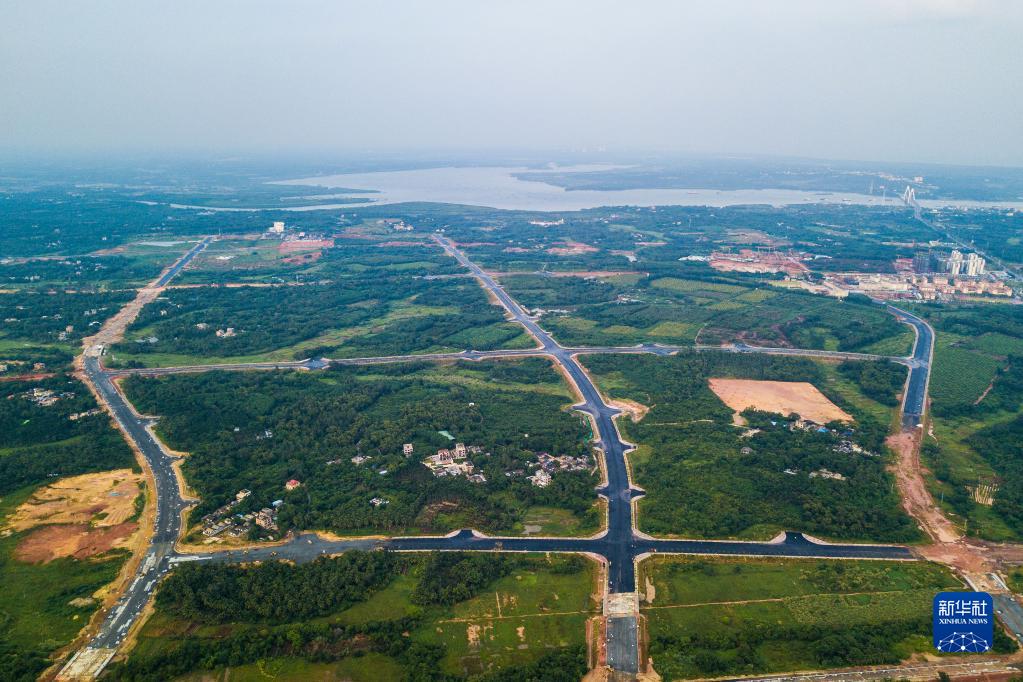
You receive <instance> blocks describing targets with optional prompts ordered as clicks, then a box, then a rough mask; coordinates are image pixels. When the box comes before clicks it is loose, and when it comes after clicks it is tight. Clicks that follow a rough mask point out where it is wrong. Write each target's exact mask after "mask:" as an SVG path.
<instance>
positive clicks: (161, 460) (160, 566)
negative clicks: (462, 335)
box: [62, 236, 933, 679]
mask: <svg viewBox="0 0 1023 682" xmlns="http://www.w3.org/2000/svg"><path fill="white" fill-rule="evenodd" d="M434 239H435V241H436V242H437V243H438V245H439V246H440V247H441V248H443V249H444V250H445V251H446V252H447V253H448V254H449V255H451V256H452V257H454V258H455V259H456V260H457V261H458V262H459V263H460V264H461V265H462V266H463V267H465V268H467V269H468V270H469V271H470V272H471V273H472V275H473V276H474V277H475V278H476V279H477V280H478V281H479V282H480V284H481V285H482V286H483V287H484V288H485V289H486V290H487V291H488V292H489V293H490V294H491V295H492V296H493V297H494V298H495V299H496V300H497V301H498V302H499V303H500V305H501V306H502V307H504V308H505V310H506V311H507V313H508V314H509V315H510V316H511V318H513V319H514V320H515V321H516V322H518V323H519V324H520V325H522V326H523V327H524V328H525V329H526V330H527V331H528V332H529V333H530V334H531V335H532V336H533V337H534V338H535V339H536V341H537V344H538V345H537V347H536V348H532V349H519V350H508V351H463V352H459V353H439V354H431V355H411V356H385V357H379V358H353V359H332V360H327V359H315V360H303V361H295V362H264V363H235V364H220V365H201V366H189V367H164V368H147V369H109V370H108V369H105V368H104V367H103V365H102V362H101V349H99V350H98V351H97V350H96V349H90V350H87V352H86V354H85V357H84V362H83V371H84V374H85V377H86V378H87V380H88V381H89V383H90V384H91V385H92V386H93V388H94V389H95V390H96V392H97V394H98V395H99V396H100V397H101V399H102V401H103V402H104V403H105V404H106V405H107V407H108V408H109V410H110V412H111V413H112V414H113V416H114V419H115V420H116V422H117V424H118V425H119V426H120V428H121V429H122V431H123V432H124V434H125V435H126V437H127V438H128V439H129V440H130V441H131V442H132V443H133V445H134V446H135V447H136V448H137V450H138V452H139V453H140V454H141V456H142V458H143V459H144V461H145V463H146V466H147V468H148V469H149V470H150V471H151V472H152V476H153V480H154V482H155V486H156V515H155V519H156V525H155V529H154V533H153V537H152V539H151V542H150V543H149V546H148V547H147V549H146V552H145V555H144V558H143V560H142V562H141V564H140V566H139V568H138V571H137V573H136V576H135V578H134V579H133V580H132V582H131V583H130V585H129V587H128V588H127V590H126V591H125V593H124V595H123V596H122V597H121V598H120V599H119V600H118V601H117V603H116V604H115V605H114V607H113V608H111V609H110V610H109V612H108V613H107V614H105V617H104V620H103V621H102V623H101V625H100V628H99V631H98V633H97V634H96V635H95V636H94V638H93V639H92V640H91V641H90V642H89V644H88V645H87V646H86V647H85V648H84V649H82V650H80V651H79V652H78V654H76V656H75V658H74V659H72V661H71V662H69V664H68V666H67V667H65V672H67V671H69V670H75V671H77V670H81V669H86V670H88V672H89V674H88V675H83V676H84V677H88V676H89V675H93V676H94V675H95V674H98V672H100V671H101V670H102V667H103V666H104V665H105V664H106V662H108V661H109V660H110V658H111V657H112V655H113V653H114V652H115V651H116V650H117V648H118V647H120V646H121V645H122V644H123V643H124V640H125V638H126V636H127V635H128V633H129V632H130V631H131V629H132V626H133V625H134V624H136V623H137V622H139V619H140V615H141V614H142V612H143V609H144V607H145V605H146V604H147V603H148V601H149V600H150V598H151V597H152V595H153V593H154V592H155V590H156V586H157V584H158V583H159V580H160V579H161V578H162V577H164V576H165V575H166V573H167V572H168V571H170V570H172V568H173V567H174V566H175V565H178V564H180V563H184V562H191V561H215V562H225V561H228V562H251V561H260V560H274V559H289V560H293V561H299V562H301V561H310V560H313V559H315V558H317V557H319V556H325V555H333V554H338V553H341V552H344V551H347V550H352V549H377V548H384V549H389V550H394V551H433V550H442V551H443V550H464V551H491V552H494V551H518V552H574V553H585V554H587V555H589V556H591V557H593V558H596V559H597V560H599V561H601V562H602V563H603V564H604V566H605V568H606V571H605V574H606V586H605V592H606V597H607V598H606V599H605V616H606V618H607V627H606V628H605V630H604V631H605V632H606V633H607V635H606V636H607V639H606V641H605V642H604V645H605V647H604V650H605V652H606V659H605V662H606V665H607V666H608V667H610V668H611V669H612V670H615V671H618V672H620V673H624V674H626V675H632V674H635V673H637V672H639V671H640V669H641V668H642V663H641V661H640V645H639V623H638V602H639V600H638V595H637V587H636V564H637V562H638V561H639V560H642V559H643V558H644V557H646V556H649V555H652V554H697V555H700V554H702V555H726V556H772V557H810V558H832V559H889V560H914V559H916V557H915V556H914V554H913V553H911V552H910V550H909V549H907V548H906V547H901V546H893V545H865V544H830V543H824V542H820V541H817V540H814V539H811V538H808V537H806V536H804V535H802V534H801V533H795V532H788V533H783V534H780V535H779V536H778V537H777V538H775V540H773V541H770V542H740V541H712V540H685V539H657V538H651V537H649V536H646V535H645V534H642V533H640V532H639V531H638V530H637V529H636V526H635V519H634V509H635V505H634V503H633V501H634V500H635V499H637V498H639V497H641V496H642V495H643V491H642V490H641V489H640V488H638V487H636V486H635V485H634V484H633V483H632V481H631V479H630V475H629V468H628V464H627V462H626V453H627V452H628V451H629V450H630V449H631V448H632V446H631V445H630V444H628V443H626V442H624V441H623V440H622V439H621V436H620V434H619V432H618V429H617V426H616V425H615V421H614V420H615V417H616V416H617V415H618V414H619V413H620V411H619V410H617V409H616V408H613V407H611V406H609V405H608V404H607V403H605V402H604V400H603V398H602V396H601V395H600V392H599V391H598V389H597V388H596V386H595V385H594V384H593V382H592V380H591V379H590V378H589V376H588V375H587V373H586V372H585V370H584V369H583V368H582V366H581V365H580V364H579V362H578V361H577V359H576V356H578V355H582V354H593V353H653V354H657V355H670V354H673V353H677V352H679V351H682V350H684V349H690V350H691V349H692V347H687V348H686V347H680V346H662V345H657V344H643V345H639V346H633V347H593V348H587V347H576V348H571V347H569V348H566V347H563V346H561V345H560V344H558V343H557V341H556V340H555V339H554V338H553V337H552V336H551V335H550V334H549V333H548V332H547V331H545V330H544V329H542V328H541V327H540V325H539V323H538V321H537V320H536V319H534V318H532V317H530V316H529V315H528V314H527V313H526V312H525V310H524V309H523V308H522V307H521V306H520V305H519V304H518V303H517V302H516V301H515V300H514V299H513V298H512V297H511V296H510V295H509V294H508V293H507V292H506V291H505V290H504V288H503V287H502V286H501V285H500V284H498V283H497V282H496V281H495V280H494V279H493V277H491V276H490V275H488V274H487V273H486V272H484V271H483V270H482V269H481V268H479V266H477V265H476V264H475V263H473V262H472V261H471V260H469V258H468V257H467V256H466V255H465V254H464V253H463V252H462V251H461V250H459V249H458V248H457V246H456V245H455V244H454V243H453V242H451V241H450V240H448V239H446V238H444V237H440V236H435V237H434ZM197 252H198V248H197V249H193V250H192V251H190V252H189V253H188V254H186V255H185V256H183V257H182V259H181V260H180V261H178V262H177V263H176V264H175V265H174V266H172V268H170V269H169V270H168V271H167V272H166V273H164V275H163V276H161V278H160V280H159V281H158V282H157V283H156V284H157V286H159V287H164V286H166V285H167V283H169V282H170V280H171V279H172V278H173V276H174V275H175V274H177V273H178V272H180V270H181V269H182V268H183V267H184V265H185V264H187V262H188V260H190V259H191V257H193V256H194V255H195V253H197ZM890 311H891V312H892V313H893V314H896V315H897V316H898V317H899V318H900V319H901V320H902V321H904V322H906V323H907V324H911V325H913V326H914V328H915V329H916V330H917V341H916V343H915V345H914V352H913V354H912V356H911V357H909V358H890V359H892V360H894V361H897V362H902V363H903V364H906V365H907V366H909V367H910V378H909V380H908V383H907V390H906V391H905V396H906V397H905V402H904V415H905V416H904V427H906V428H916V427H917V426H918V425H919V423H920V419H921V417H922V415H923V412H924V403H925V399H926V388H927V379H928V375H929V372H930V356H931V346H932V345H933V332H932V331H930V329H929V327H928V326H927V325H926V323H924V322H923V321H921V320H919V318H916V317H914V316H912V315H910V314H909V313H907V312H905V311H902V310H898V309H896V308H890ZM696 350H698V351H711V350H714V351H726V352H736V353H753V352H757V353H761V352H763V353H769V354H780V355H808V356H815V357H829V358H838V359H864V360H877V359H882V357H881V356H874V355H864V354H855V353H834V352H828V351H806V350H799V349H783V348H766V349H764V348H756V347H751V346H746V345H743V344H738V345H734V346H725V347H717V346H714V347H706V346H704V347H697V348H696ZM520 356H544V357H548V358H550V359H551V360H552V361H553V362H554V363H556V364H557V365H558V366H559V367H560V369H562V370H563V371H564V373H565V375H566V377H567V378H568V379H569V380H570V381H571V383H572V384H573V385H574V387H575V389H576V391H577V393H578V394H579V395H580V396H581V398H582V401H581V402H580V403H579V404H577V405H575V409H576V410H578V411H580V412H583V413H585V414H587V415H589V416H590V418H592V420H593V423H594V425H595V434H596V442H595V445H596V446H597V447H598V448H599V450H600V451H601V453H602V456H603V460H604V472H605V481H604V483H603V484H602V485H601V487H600V488H599V489H598V490H597V493H598V494H599V495H600V496H601V497H602V498H604V499H605V500H606V502H607V527H606V529H605V530H604V531H602V532H601V533H599V534H598V535H595V536H593V537H588V538H538V537H529V538H525V537H491V536H486V535H483V534H481V533H479V532H477V531H473V530H468V529H466V530H462V531H459V532H456V533H452V534H450V535H447V536H442V537H422V536H417V537H394V538H386V539H374V538H355V539H347V540H327V539H324V538H321V537H320V536H318V535H316V534H312V533H306V534H301V535H298V536H297V537H294V538H292V539H291V540H290V541H289V542H287V543H285V544H283V545H278V546H274V547H260V548H255V549H248V550H233V551H220V552H206V553H188V552H180V551H179V550H178V549H177V547H176V542H177V540H178V539H179V538H180V536H181V531H182V526H183V522H182V519H183V512H184V511H185V510H186V509H187V508H188V507H189V505H190V504H191V501H190V500H188V499H186V498H185V497H184V496H183V490H182V488H181V479H180V477H179V475H178V474H177V473H176V471H175V468H174V465H175V461H176V459H177V456H176V455H174V454H172V453H170V452H169V451H168V450H167V449H166V447H164V446H163V444H162V443H161V442H160V441H159V440H158V439H157V438H156V437H155V436H154V434H153V432H152V429H151V427H152V423H153V421H152V420H151V419H149V418H146V417H144V416H141V415H139V414H137V413H136V412H135V410H134V409H133V408H132V406H131V405H130V403H129V402H128V401H127V399H126V398H125V397H124V395H123V394H122V393H121V392H120V390H119V389H118V387H117V386H116V383H115V381H114V380H115V379H116V378H118V377H123V376H127V375H131V374H139V375H145V376H160V375H166V374H176V373H188V372H201V371H210V370H236V371H247V370H275V369H282V370H283V369H294V370H316V369H321V368H323V367H326V366H328V365H332V364H338V365H372V364H381V363H388V362H412V361H415V362H421V361H438V360H462V359H468V360H485V359H490V358H502V357H520ZM623 605H624V606H623ZM630 605H632V606H630ZM79 659H80V660H79ZM76 660H77V667H75V666H76ZM62 674H64V673H62ZM65 677H66V678H68V679H71V678H72V676H71V675H69V674H68V675H65Z"/></svg>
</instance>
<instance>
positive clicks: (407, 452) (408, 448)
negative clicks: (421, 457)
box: [401, 443, 412, 457]
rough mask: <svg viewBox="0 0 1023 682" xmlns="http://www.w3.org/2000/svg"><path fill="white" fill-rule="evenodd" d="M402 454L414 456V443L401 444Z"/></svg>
mask: <svg viewBox="0 0 1023 682" xmlns="http://www.w3.org/2000/svg"><path fill="white" fill-rule="evenodd" d="M401 454H403V455H405V456H406V457H411V456H412V443H405V444H404V445H402V446H401Z"/></svg>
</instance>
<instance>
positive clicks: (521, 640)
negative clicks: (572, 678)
mask: <svg viewBox="0 0 1023 682" xmlns="http://www.w3.org/2000/svg"><path fill="white" fill-rule="evenodd" d="M459 556H462V555H449V556H447V557H443V558H441V559H440V560H438V559H437V558H436V557H435V555H427V556H422V555H419V556H409V555H406V556H402V557H401V558H395V559H394V560H393V561H392V560H390V559H389V558H388V557H382V556H378V557H372V561H371V562H370V563H369V564H368V565H369V566H372V565H374V564H389V565H390V566H389V567H382V568H373V569H368V570H374V571H378V572H380V571H382V572H381V573H380V574H379V576H378V577H376V578H374V579H373V581H372V583H371V584H367V585H366V587H365V588H364V589H360V590H358V591H356V592H353V593H352V595H351V597H350V598H349V599H346V600H344V601H342V602H340V603H338V604H337V606H335V607H330V606H326V605H324V606H323V607H322V608H316V607H314V611H315V612H311V613H310V614H305V615H303V616H302V617H301V618H298V617H297V616H289V615H287V614H283V615H282V616H280V617H276V618H273V619H272V620H269V621H268V620H266V619H261V618H260V617H259V616H258V615H256V614H251V613H248V612H244V613H241V614H240V615H239V616H237V617H233V616H227V617H216V616H211V615H209V614H208V613H206V614H204V615H201V614H200V613H196V616H195V617H189V616H187V615H185V610H186V609H188V608H190V607H189V606H186V602H190V601H191V597H190V596H189V597H184V600H185V601H182V598H183V595H181V593H180V592H178V589H177V586H176V585H168V586H165V588H164V591H166V592H168V593H167V594H164V593H161V595H160V596H159V597H158V600H157V611H156V614H155V615H154V616H153V617H152V618H151V619H150V620H149V621H148V622H147V623H146V625H145V626H144V627H143V629H142V632H141V634H140V636H139V643H138V646H137V647H136V648H135V649H134V650H133V651H132V654H131V657H130V659H129V661H128V663H127V665H122V666H116V667H115V668H114V669H112V670H111V673H112V679H114V680H135V679H143V677H142V676H143V675H151V676H157V677H160V676H174V677H176V676H182V675H183V676H184V677H183V678H182V679H224V680H226V679H232V680H234V679H257V678H258V676H259V675H263V676H270V677H273V678H275V679H286V680H289V679H290V680H297V679H310V678H313V679H319V678H322V679H351V680H381V681H385V682H386V681H390V680H395V681H397V680H406V679H409V677H413V676H414V671H416V670H424V671H425V670H429V671H431V672H432V673H436V672H440V673H442V674H444V675H446V676H448V677H446V678H445V679H451V680H463V679H467V678H468V677H470V676H474V675H479V674H486V673H494V672H497V671H503V673H504V674H505V675H508V674H511V673H513V671H515V670H519V671H520V674H521V677H519V678H518V679H544V672H543V671H544V670H545V667H546V673H547V674H557V672H562V671H563V669H562V666H563V665H566V661H570V662H569V663H568V665H569V666H571V667H572V669H573V670H574V669H576V668H578V672H577V673H575V674H576V675H577V676H581V674H582V671H583V670H585V663H584V659H582V658H581V656H582V653H581V652H582V651H583V650H584V648H585V635H586V620H587V619H589V618H591V617H593V616H595V615H597V614H598V613H599V607H600V602H599V599H597V598H595V597H594V595H593V592H594V587H595V579H596V575H595V571H596V566H595V565H594V564H593V563H592V562H590V561H587V560H584V559H582V558H580V557H575V558H565V557H544V556H540V555H517V556H515V557H502V556H499V555H498V556H493V557H486V556H482V557H480V558H479V559H480V560H482V561H483V562H484V563H489V564H490V565H491V569H489V573H488V575H487V576H486V577H481V576H477V575H475V574H474V573H470V574H465V573H464V570H465V569H466V568H468V567H470V566H473V565H481V564H479V560H476V559H473V560H469V561H468V563H466V561H465V560H462V559H459V558H458V557H459ZM330 561H335V562H340V563H339V565H350V562H351V561H355V562H357V563H358V562H361V563H363V564H364V565H366V561H365V560H363V559H359V558H357V557H353V556H349V555H345V557H342V558H341V559H336V560H330ZM234 570H237V569H229V568H227V567H207V568H204V569H203V573H204V577H205V579H206V581H207V582H208V581H209V580H210V579H212V580H213V581H214V582H215V583H220V581H219V579H218V578H217V577H215V575H214V574H217V573H219V572H223V571H234ZM251 570H256V569H251ZM259 570H260V571H265V572H267V574H268V575H269V574H277V573H281V569H277V568H271V567H266V568H265V569H259ZM283 570H284V571H286V572H288V573H293V572H294V573H296V577H294V578H292V582H295V581H297V582H298V583H299V584H300V585H301V584H302V583H303V581H304V580H305V578H303V577H302V576H303V575H304V574H307V573H308V572H309V571H319V572H320V574H321V575H322V574H323V571H324V570H330V569H329V568H328V567H327V566H326V565H323V564H321V565H320V567H319V568H317V567H316V566H310V565H306V566H305V567H298V568H296V569H283ZM348 570H349V571H352V570H353V569H348ZM354 570H355V573H354V574H353V575H352V579H356V580H362V579H365V574H364V573H361V570H362V569H354ZM475 570H477V571H478V570H482V569H479V568H477V569H475ZM450 571H454V573H451V572H450ZM186 573H187V572H186ZM206 573H210V575H209V576H205V574H206ZM456 576H457V577H456ZM280 577H281V578H282V579H283V578H284V576H283V574H282V575H281V576H280ZM182 579H184V580H186V581H187V580H191V578H188V577H185V576H183V577H182ZM182 579H179V578H177V577H174V578H172V579H171V580H170V581H169V582H171V583H175V582H181V581H182ZM196 579H198V578H196ZM427 583H429V584H430V585H431V586H432V587H430V588H426V584H427ZM221 584H222V585H223V587H214V588H210V587H206V588H203V592H204V596H203V598H204V599H206V600H215V599H230V598H231V595H232V594H234V590H235V589H237V588H234V587H231V586H229V585H228V583H221ZM467 584H468V585H471V587H470V588H468V590H467V591H464V593H463V592H460V595H461V596H458V597H454V598H447V597H441V596H438V594H437V593H434V592H428V591H426V590H428V589H430V590H433V589H437V588H441V589H442V591H443V590H446V589H448V588H457V589H459V590H460V591H461V590H464V586H465V585H467ZM292 588H293V589H294V588H295V586H294V585H293V586H292ZM261 589H263V590H264V591H266V592H267V594H268V595H273V594H275V592H276V591H280V590H287V589H289V587H288V586H287V585H286V583H285V582H281V581H275V582H270V583H266V584H264V585H263V587H262V588H261ZM298 589H301V587H298ZM431 595H432V596H431ZM292 621H294V622H292ZM299 621H301V622H299ZM227 661H230V662H229V663H226V662H227ZM225 663H226V664H225ZM536 666H541V667H539V668H537V667H536ZM544 666H545V667H544ZM579 666H581V668H580V667H579ZM502 679H504V678H502ZM507 679H512V678H507Z"/></svg>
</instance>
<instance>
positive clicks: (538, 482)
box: [528, 469, 551, 488]
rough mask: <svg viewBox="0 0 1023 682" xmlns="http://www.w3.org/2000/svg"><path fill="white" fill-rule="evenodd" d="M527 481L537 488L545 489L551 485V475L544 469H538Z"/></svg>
mask: <svg viewBox="0 0 1023 682" xmlns="http://www.w3.org/2000/svg"><path fill="white" fill-rule="evenodd" d="M528 480H529V482H530V483H532V484H533V485H535V486H536V487H537V488H546V487H547V486H549V485H550V484H551V475H550V474H549V473H547V471H546V470H544V469H538V470H537V472H536V473H535V474H533V475H532V476H530V477H529V478H528Z"/></svg>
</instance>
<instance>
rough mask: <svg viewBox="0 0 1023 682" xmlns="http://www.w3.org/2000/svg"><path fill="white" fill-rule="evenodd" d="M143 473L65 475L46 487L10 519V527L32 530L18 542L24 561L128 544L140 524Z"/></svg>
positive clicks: (18, 553)
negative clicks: (138, 512) (137, 504)
mask: <svg viewBox="0 0 1023 682" xmlns="http://www.w3.org/2000/svg"><path fill="white" fill-rule="evenodd" d="M140 481H142V476H141V474H135V473H132V472H131V470H130V469H118V470H116V471H104V472H102V473H98V474H85V475H83V476H72V477H69V478H64V479H61V480H60V481H57V482H55V483H53V484H52V485H48V486H45V487H43V488H40V489H39V490H37V491H36V492H35V494H34V495H32V497H31V498H29V500H28V501H26V502H25V503H24V504H22V505H21V506H20V507H18V508H17V509H16V510H15V511H14V513H13V514H12V515H11V516H10V517H9V518H8V526H9V528H10V529H12V530H14V531H18V532H24V531H30V532H29V533H28V535H27V536H26V537H25V538H24V539H23V540H22V541H21V542H20V543H19V544H18V546H17V548H16V549H15V556H17V557H18V558H19V559H21V560H22V561H31V562H39V561H51V560H53V559H57V558H59V557H68V556H73V557H77V558H84V557H89V556H94V555H97V554H102V553H104V552H106V551H108V550H110V549H112V548H114V547H124V546H127V545H128V543H129V541H130V539H131V536H132V535H133V534H134V532H135V531H136V530H137V529H138V524H137V523H135V522H129V521H128V519H129V518H130V517H131V516H132V515H133V514H134V513H135V498H136V497H138V495H139V482H140Z"/></svg>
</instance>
